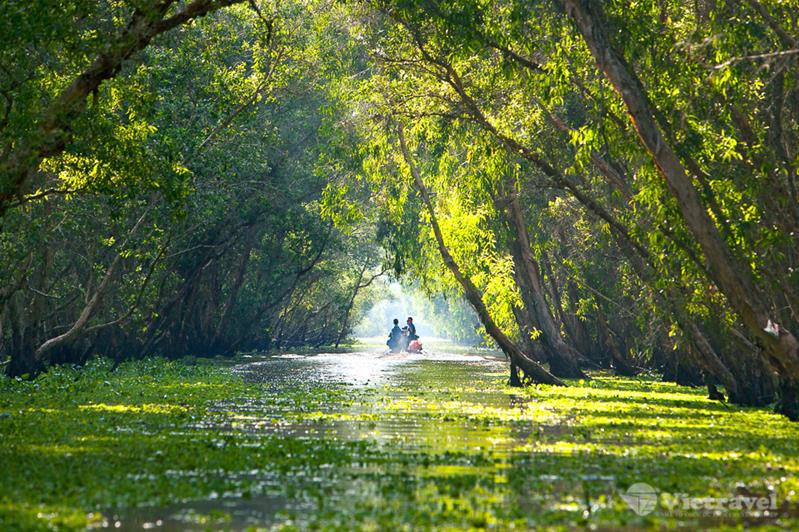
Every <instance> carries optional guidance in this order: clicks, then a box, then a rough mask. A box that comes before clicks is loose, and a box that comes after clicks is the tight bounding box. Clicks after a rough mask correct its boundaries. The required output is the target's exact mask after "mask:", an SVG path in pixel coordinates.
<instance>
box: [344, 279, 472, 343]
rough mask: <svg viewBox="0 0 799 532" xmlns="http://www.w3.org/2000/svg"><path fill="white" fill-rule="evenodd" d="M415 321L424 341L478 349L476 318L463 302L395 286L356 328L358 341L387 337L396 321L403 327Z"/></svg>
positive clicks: (355, 333)
mask: <svg viewBox="0 0 799 532" xmlns="http://www.w3.org/2000/svg"><path fill="white" fill-rule="evenodd" d="M408 316H412V317H413V323H414V325H416V333H417V334H418V335H419V336H420V337H421V339H422V341H423V342H424V340H425V339H427V340H430V339H434V338H437V339H443V340H449V341H452V342H455V343H459V344H465V345H479V344H481V343H482V338H480V336H479V335H478V334H477V332H476V331H477V329H478V328H479V326H480V323H479V320H478V319H477V316H476V315H475V314H474V312H473V311H472V309H471V308H470V307H469V306H468V304H466V303H465V302H464V301H463V300H462V299H461V298H459V297H456V296H452V297H450V298H446V297H444V296H435V297H432V298H431V297H428V296H427V295H426V294H425V293H423V292H422V291H421V290H420V289H418V288H416V287H413V286H411V287H408V286H403V285H401V284H400V283H397V282H392V283H389V284H386V285H385V288H384V295H383V297H382V298H378V301H377V302H376V303H375V304H373V305H372V306H371V307H370V308H369V309H368V310H367V312H366V313H365V314H364V315H363V316H362V317H361V319H360V320H359V321H358V322H357V324H356V325H355V327H354V328H353V336H355V337H357V338H373V337H384V336H388V333H389V331H390V330H391V328H392V326H393V320H394V319H395V318H396V319H398V320H399V325H400V327H402V326H404V325H405V324H406V320H407V319H408Z"/></svg>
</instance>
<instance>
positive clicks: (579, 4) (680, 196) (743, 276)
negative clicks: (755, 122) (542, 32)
mask: <svg viewBox="0 0 799 532" xmlns="http://www.w3.org/2000/svg"><path fill="white" fill-rule="evenodd" d="M561 3H562V4H563V6H564V7H565V9H566V11H567V12H568V13H569V15H570V16H571V18H572V19H573V20H574V22H575V24H576V26H577V28H578V30H579V32H580V34H581V35H582V37H583V39H584V41H585V43H586V44H587V46H588V48H589V50H590V51H591V54H592V55H593V57H594V59H595V60H596V62H597V65H598V67H599V68H600V70H601V71H602V72H603V73H604V74H605V76H606V77H607V79H608V80H609V81H610V82H611V84H612V85H613V86H614V88H615V89H616V91H617V92H618V93H619V95H620V96H621V98H622V100H623V101H624V103H625V105H626V107H627V111H628V113H629V115H630V117H631V118H632V121H633V124H634V126H635V129H636V131H637V132H638V136H639V138H640V139H641V143H642V144H643V145H644V147H645V148H646V149H647V151H649V153H650V155H651V156H652V158H653V160H654V161H655V164H656V165H657V167H658V168H659V170H660V172H661V174H662V175H663V176H664V178H665V180H666V184H667V185H668V187H669V190H670V191H671V193H672V195H673V196H674V197H675V198H676V200H677V205H678V207H679V210H680V213H681V214H682V218H683V220H684V221H685V223H686V226H687V227H688V229H689V230H690V231H691V233H692V234H693V235H694V237H695V238H696V240H697V242H698V244H699V246H700V247H701V249H702V251H703V254H704V256H705V259H706V261H707V266H708V269H709V271H710V273H711V275H712V278H713V280H714V282H715V283H716V284H717V285H718V287H719V288H720V289H721V291H722V292H723V293H724V295H725V296H726V297H727V300H728V301H729V303H730V305H732V307H733V308H734V309H735V311H736V312H737V313H738V315H739V316H740V318H741V319H742V320H743V322H744V324H745V325H746V327H747V329H748V330H749V333H750V334H751V335H752V336H753V337H755V338H757V339H758V340H759V341H760V342H761V344H762V345H763V346H764V347H765V348H766V350H767V353H768V355H770V356H769V361H770V362H771V364H772V366H774V367H775V368H776V369H777V370H778V372H779V373H780V374H781V375H782V376H783V379H787V380H789V381H791V382H795V383H799V340H797V339H796V337H795V336H794V335H793V334H792V333H791V332H789V331H788V330H786V329H785V328H784V327H782V328H780V329H781V330H780V331H779V332H778V334H777V335H776V336H772V335H771V334H769V333H768V332H766V331H765V330H764V327H765V326H766V323H767V322H768V320H770V317H769V312H768V307H767V306H766V305H765V304H764V303H763V300H764V298H763V297H762V295H761V294H760V292H759V291H758V290H757V288H756V285H755V282H754V279H753V277H752V273H751V271H750V270H749V266H748V265H747V264H744V263H742V261H740V260H737V259H736V257H735V256H734V255H733V253H732V252H731V250H730V249H729V247H728V246H727V244H726V243H725V242H724V240H723V238H722V236H721V234H720V233H719V230H718V228H717V227H716V225H715V224H714V222H713V220H712V219H711V218H710V216H709V214H708V212H707V209H706V208H705V206H704V205H703V204H702V201H701V199H700V197H699V194H698V192H697V190H696V188H695V187H694V185H693V183H692V181H691V178H690V177H689V176H688V174H687V172H686V170H685V167H684V166H683V164H682V162H681V161H680V159H679V157H678V156H677V154H676V153H675V151H674V149H673V148H672V146H671V145H670V144H669V143H668V141H667V140H666V138H665V136H664V134H663V132H662V131H661V130H660V128H659V127H658V124H657V122H656V119H655V114H654V110H653V109H654V108H653V107H652V105H651V103H650V101H649V98H648V96H647V95H646V92H645V90H644V88H643V85H642V84H641V82H640V80H639V79H638V77H637V76H636V75H635V73H634V72H633V70H632V68H631V67H630V66H629V65H628V64H627V63H626V61H625V60H624V58H623V57H622V55H621V54H620V53H619V52H618V51H617V50H616V49H614V47H613V45H612V44H611V41H610V36H609V30H608V27H607V22H606V20H605V18H604V14H603V13H602V11H601V6H600V5H599V3H596V2H591V1H588V0H561ZM784 388H785V389H786V390H789V391H790V390H793V389H795V388H796V386H794V385H788V386H786V387H784ZM783 397H784V399H785V400H787V401H788V402H789V403H791V402H793V403H795V400H796V394H793V393H787V394H786V395H784V396H783ZM797 406H798V405H797V404H782V405H781V406H780V408H779V410H780V411H785V412H786V413H789V412H790V411H795V410H796V409H797Z"/></svg>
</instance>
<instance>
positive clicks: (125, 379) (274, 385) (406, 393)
mask: <svg viewBox="0 0 799 532" xmlns="http://www.w3.org/2000/svg"><path fill="white" fill-rule="evenodd" d="M360 356H361V357H362V356H363V355H360ZM313 360H314V357H313V356H308V357H307V358H302V357H300V358H294V359H283V358H276V359H271V361H270V359H266V360H263V361H262V362H261V363H260V364H259V365H257V366H249V369H244V370H239V371H238V372H233V371H232V370H231V369H230V367H225V366H224V365H220V364H219V363H218V362H216V363H214V362H203V361H198V362H197V363H195V364H191V363H187V361H185V360H184V361H179V362H166V361H164V360H162V359H147V360H142V361H137V362H126V363H123V364H122V365H120V366H119V367H118V368H117V369H115V370H114V369H112V367H113V362H112V361H93V362H91V363H90V364H89V365H88V366H86V367H84V368H81V369H73V368H69V367H65V366H62V367H59V368H57V369H54V370H52V371H50V372H49V373H48V374H46V375H44V376H42V377H40V378H38V379H36V380H34V381H26V380H5V381H3V382H2V388H1V389H0V390H1V391H2V395H0V397H2V400H1V401H0V431H2V435H3V445H2V446H1V447H0V460H2V463H3V464H4V473H3V475H2V478H0V487H2V495H0V524H1V525H2V528H3V529H4V530H14V529H49V528H53V527H56V528H59V529H83V528H84V527H86V526H106V527H112V528H113V527H114V526H115V523H116V522H117V521H118V522H120V524H121V525H124V526H126V527H142V526H145V525H146V526H150V527H153V526H156V523H158V522H159V521H160V522H161V526H167V525H169V526H173V527H178V528H184V527H200V528H202V527H204V526H209V527H214V528H223V529H224V528H230V529H242V528H246V527H247V526H250V525H252V526H253V527H255V526H260V527H273V526H274V527H277V528H286V529H294V528H295V527H297V528H300V529H307V528H310V527H314V526H318V527H323V528H327V529H330V528H346V529H369V528H382V529H387V528H391V529H402V528H405V527H409V526H411V524H412V526H413V527H414V528H431V527H435V528H444V527H455V528H459V529H460V528H469V527H476V528H482V527H499V528H503V529H506V528H509V527H511V526H514V527H516V528H522V529H526V528H531V527H535V528H540V527H573V526H586V525H589V524H591V525H594V526H600V527H608V528H618V527H627V528H642V527H647V528H650V527H651V528H660V527H663V526H669V527H672V526H682V527H689V528H697V527H701V528H706V527H711V526H712V527H718V526H724V525H735V524H736V523H741V522H747V523H749V524H750V525H771V526H774V527H781V528H791V527H792V526H796V525H797V522H796V514H795V513H794V510H792V508H795V501H796V490H797V488H799V486H797V480H796V479H797V475H798V474H799V454H798V451H797V448H796V445H794V442H795V441H796V439H797V437H799V433H797V431H798V430H799V428H798V427H797V426H796V425H795V424H791V423H785V421H784V418H781V417H780V416H778V415H775V414H771V413H768V412H766V411H764V410H762V409H753V408H742V407H735V406H726V405H723V404H721V403H719V402H717V401H711V400H709V399H707V398H706V397H704V396H703V394H702V393H701V391H700V390H697V389H694V388H687V387H682V386H678V385H675V384H670V383H663V382H660V381H659V380H656V379H653V378H635V379H619V378H615V377H607V376H604V375H595V376H594V378H593V379H591V380H590V381H581V382H577V381H575V382H573V383H572V386H569V387H530V388H527V389H524V390H514V389H511V388H508V387H507V386H506V385H505V380H506V375H505V371H504V369H503V367H502V364H501V363H499V362H485V361H483V362H479V363H476V362H463V361H460V360H449V361H435V360H422V361H417V362H412V363H409V364H404V365H399V366H395V369H394V370H393V373H392V375H393V376H394V377H395V379H393V380H392V381H390V382H385V383H382V384H381V383H376V384H374V385H371V386H366V387H363V386H352V385H347V383H343V382H341V381H338V382H335V381H332V380H330V379H319V380H309V379H306V378H304V377H303V371H307V369H308V367H309V366H308V364H313V363H314V362H313ZM250 362H252V359H250ZM362 362H363V361H362ZM379 362H380V361H379V360H371V361H370V364H371V365H374V364H376V363H379ZM292 364H294V365H292ZM303 364H305V365H303ZM311 367H313V366H311ZM280 368H283V371H280ZM709 441H712V443H709ZM641 482H643V483H647V484H649V485H651V486H653V487H654V488H655V489H657V490H658V491H659V492H660V493H668V494H673V495H675V496H677V495H678V494H681V493H683V494H689V495H690V496H691V497H695V498H703V497H717V498H718V497H725V498H730V497H735V496H739V495H740V496H750V497H754V496H758V497H765V498H769V497H773V498H774V500H775V501H776V503H775V504H776V510H774V509H772V510H771V511H770V512H769V511H763V510H759V511H758V510H754V511H753V510H746V509H744V510H743V511H723V509H722V510H718V509H717V510H718V511H711V512H708V511H706V510H704V509H696V508H695V509H690V508H688V509H686V508H682V507H679V506H677V507H674V506H671V505H672V504H673V503H672V502H670V501H671V499H667V498H666V497H665V496H661V497H660V502H659V504H658V505H657V507H656V508H655V509H654V511H653V512H651V513H647V514H645V515H640V516H639V515H636V514H635V513H633V511H632V510H631V509H630V507H629V506H628V505H627V503H626V502H625V501H624V500H623V499H622V498H621V496H620V494H622V495H623V494H624V493H625V490H626V489H627V487H628V486H631V485H634V484H636V483H641Z"/></svg>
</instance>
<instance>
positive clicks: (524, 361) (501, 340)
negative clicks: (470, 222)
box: [398, 126, 565, 386]
mask: <svg viewBox="0 0 799 532" xmlns="http://www.w3.org/2000/svg"><path fill="white" fill-rule="evenodd" d="M398 135H399V141H400V149H401V150H402V155H403V157H404V158H405V162H406V163H407V164H408V168H409V169H410V172H411V175H412V176H413V180H414V182H415V184H416V187H417V188H418V189H419V194H420V195H421V197H422V201H423V203H424V205H425V208H426V209H427V212H428V215H429V216H430V225H431V226H432V228H433V234H434V235H435V238H436V243H437V244H438V250H439V253H440V254H441V258H442V260H443V261H444V264H445V265H446V266H447V268H448V269H449V270H450V272H452V275H453V276H454V277H455V279H456V280H457V281H458V283H459V284H460V285H461V288H462V289H463V293H464V296H465V297H466V299H467V300H468V301H469V303H470V304H471V305H472V307H473V308H474V310H475V312H477V315H478V317H479V318H480V321H481V322H482V324H483V327H485V329H486V332H487V333H488V334H489V335H491V337H492V338H493V339H494V341H495V342H497V345H499V347H500V349H502V351H503V352H504V353H505V354H506V355H507V356H508V358H509V359H510V361H511V363H513V364H515V365H516V366H518V367H519V368H521V369H522V371H524V373H525V375H527V377H529V378H530V379H532V380H534V381H535V382H539V383H542V384H554V385H558V386H565V383H564V382H563V381H561V380H560V379H558V378H557V377H555V376H554V375H552V374H551V373H550V372H548V371H547V370H546V369H545V368H544V367H543V366H541V365H540V364H538V362H536V361H535V360H533V359H531V358H529V357H528V356H527V355H525V354H524V353H523V352H522V351H521V349H519V347H518V346H517V345H516V344H514V343H513V342H512V341H511V339H510V338H508V337H507V335H505V333H504V332H502V330H501V329H500V328H499V327H498V326H497V325H496V323H494V319H493V318H492V317H491V314H490V313H489V312H488V309H487V308H486V306H485V303H484V302H483V298H482V295H481V294H480V291H479V290H478V289H477V287H476V286H475V285H474V283H473V282H472V280H471V279H469V278H468V277H467V276H465V275H464V274H463V272H461V269H460V267H459V266H458V264H457V263H456V262H455V259H454V258H453V257H452V254H451V253H450V252H449V248H447V246H446V244H445V243H444V237H443V235H442V233H441V228H440V227H439V225H438V219H437V217H436V212H435V209H434V208H433V203H432V202H431V200H430V195H429V194H428V193H427V188H426V187H425V186H424V182H422V178H421V176H420V174H419V170H418V169H417V168H416V165H415V164H414V162H413V159H412V158H411V155H410V153H409V151H408V146H407V145H406V143H405V136H404V134H403V131H402V127H401V126H400V127H399V128H398ZM511 378H513V376H512V375H511Z"/></svg>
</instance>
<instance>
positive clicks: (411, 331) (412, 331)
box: [408, 316, 419, 342]
mask: <svg viewBox="0 0 799 532" xmlns="http://www.w3.org/2000/svg"><path fill="white" fill-rule="evenodd" d="M418 339H419V336H418V335H417V334H416V325H414V324H413V318H412V317H411V316H408V341H410V342H412V341H414V340H418Z"/></svg>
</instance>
